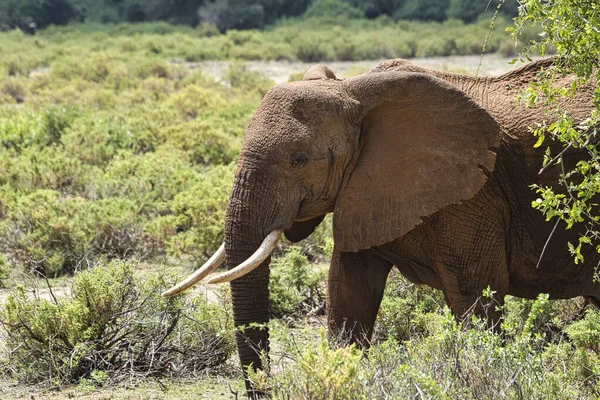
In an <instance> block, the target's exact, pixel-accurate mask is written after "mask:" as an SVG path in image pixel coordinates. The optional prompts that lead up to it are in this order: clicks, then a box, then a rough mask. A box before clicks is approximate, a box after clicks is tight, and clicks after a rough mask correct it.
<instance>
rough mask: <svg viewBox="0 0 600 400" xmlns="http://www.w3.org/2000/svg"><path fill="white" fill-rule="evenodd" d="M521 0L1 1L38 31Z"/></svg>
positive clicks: (13, 18)
mask: <svg viewBox="0 0 600 400" xmlns="http://www.w3.org/2000/svg"><path fill="white" fill-rule="evenodd" d="M518 4H519V3H518V2H517V1H516V0H501V1H492V2H487V1H478V0H427V1H417V0H376V1H373V0H278V1H272V0H259V1H256V0H254V1H249V0H206V1H205V0H151V1H141V0H99V1H95V0H2V1H0V29H12V28H15V27H19V28H21V29H24V30H27V31H29V32H35V30H36V29H39V28H43V27H46V26H48V25H51V24H52V25H64V24H67V23H69V22H74V21H86V22H102V23H117V22H149V21H166V22H169V23H173V24H182V25H189V26H196V25H199V24H203V23H209V24H213V25H215V26H217V27H218V28H219V29H220V30H221V31H226V30H228V29H251V28H255V29H256V28H258V29H260V28H263V27H264V26H265V25H270V24H273V23H275V22H277V21H280V20H281V19H285V18H290V17H298V16H304V17H308V18H314V17H324V16H326V17H339V16H345V17H348V18H352V19H374V18H378V17H386V18H393V19H394V20H399V19H405V20H418V21H437V22H440V21H443V20H446V19H447V18H454V19H460V20H462V21H464V22H472V21H474V20H476V19H477V18H487V17H489V16H490V15H491V14H493V12H494V10H495V8H496V7H497V6H498V5H501V10H500V11H501V13H502V14H503V15H506V16H509V17H513V16H515V15H516V14H517V6H518Z"/></svg>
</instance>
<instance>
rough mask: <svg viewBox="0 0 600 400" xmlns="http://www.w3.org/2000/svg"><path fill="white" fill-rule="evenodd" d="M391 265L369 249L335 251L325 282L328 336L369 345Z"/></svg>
mask: <svg viewBox="0 0 600 400" xmlns="http://www.w3.org/2000/svg"><path fill="white" fill-rule="evenodd" d="M391 268H392V263H391V262H389V261H387V260H385V259H383V258H381V257H379V256H376V255H374V254H373V253H372V252H371V251H370V250H362V251H359V252H356V253H343V252H340V251H337V250H334V253H333V257H332V260H331V267H330V269H329V279H328V282H327V314H328V316H327V319H328V326H329V335H330V338H332V339H334V340H335V339H343V341H346V340H349V342H350V343H357V344H359V345H362V346H368V345H369V341H370V340H371V335H372V334H373V325H374V324H375V318H376V317H377V312H378V311H379V305H380V304H381V299H382V298H383V292H384V290H385V282H386V280H387V276H388V274H389V272H390V270H391Z"/></svg>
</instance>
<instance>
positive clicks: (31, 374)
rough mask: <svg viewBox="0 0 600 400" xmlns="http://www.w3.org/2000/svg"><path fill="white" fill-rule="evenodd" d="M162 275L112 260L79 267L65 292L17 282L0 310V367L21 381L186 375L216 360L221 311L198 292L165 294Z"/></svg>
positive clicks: (226, 322)
mask: <svg viewBox="0 0 600 400" xmlns="http://www.w3.org/2000/svg"><path fill="white" fill-rule="evenodd" d="M165 279H166V277H165V276H164V275H153V276H152V277H150V278H148V279H147V280H146V281H142V280H140V279H138V278H136V274H135V273H134V266H133V265H132V264H128V263H124V262H120V261H119V262H112V263H109V264H100V265H98V266H96V267H95V268H93V269H91V270H88V271H84V272H79V273H78V274H77V275H76V276H75V280H74V281H73V287H72V291H71V295H70V296H69V297H67V298H56V297H54V296H53V295H51V299H50V300H47V299H42V298H40V297H37V296H36V297H33V298H32V297H29V296H28V295H27V294H26V292H25V290H24V289H23V288H22V287H19V288H17V290H16V291H15V292H14V293H13V294H11V295H10V296H9V297H8V299H7V301H6V303H5V304H4V306H3V307H2V310H1V313H0V318H1V319H2V327H3V329H4V330H5V333H6V349H5V354H4V357H6V358H4V360H3V363H2V368H3V369H5V371H6V372H8V373H9V374H10V375H11V376H12V377H13V378H14V379H17V380H18V381H20V382H23V383H39V382H44V383H51V384H54V385H57V384H64V383H77V382H81V381H82V380H83V379H90V380H91V381H95V382H97V383H101V382H105V381H106V380H108V379H111V380H123V379H127V378H129V379H133V378H136V377H145V376H155V377H160V376H194V375H196V374H197V373H199V372H200V371H202V370H205V369H207V368H214V367H216V366H218V365H220V364H222V363H223V362H224V361H225V360H226V359H227V358H228V357H229V355H230V354H231V353H232V352H233V348H234V346H233V337H232V332H233V330H232V325H231V318H229V316H228V315H229V311H227V310H225V309H223V308H221V307H220V306H218V305H214V304H208V303H206V302H205V301H204V300H203V299H202V298H195V299H191V300H190V299H187V298H183V299H182V298H177V299H174V300H165V299H164V298H161V297H160V292H161V290H164V289H165V288H166V287H167V286H168V284H167V283H166V282H165ZM99 376H101V377H102V379H100V381H101V382H98V379H97V378H98V377H99Z"/></svg>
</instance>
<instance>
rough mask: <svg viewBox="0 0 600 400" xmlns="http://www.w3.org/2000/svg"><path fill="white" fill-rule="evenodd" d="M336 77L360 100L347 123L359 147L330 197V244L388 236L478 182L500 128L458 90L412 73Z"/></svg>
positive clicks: (371, 242) (367, 243) (374, 241)
mask: <svg viewBox="0 0 600 400" xmlns="http://www.w3.org/2000/svg"><path fill="white" fill-rule="evenodd" d="M344 84H345V85H346V87H347V91H348V93H349V95H350V96H351V97H352V98H354V99H355V100H358V102H360V104H361V107H360V110H359V111H358V112H357V115H358V117H357V118H358V121H356V122H355V123H356V124H360V126H361V133H360V134H361V141H362V146H361V150H360V154H359V156H358V160H357V161H356V164H355V166H354V169H353V170H352V172H351V173H350V175H349V177H348V178H347V180H346V182H345V183H344V184H343V185H342V187H341V189H340V193H339V195H338V199H337V202H336V208H335V211H334V220H333V232H334V240H335V246H336V248H337V249H339V250H341V251H358V250H361V249H366V248H370V247H372V246H377V245H381V244H384V243H387V242H390V241H392V240H394V239H396V238H398V237H400V236H402V235H404V234H405V233H407V232H409V231H410V230H412V229H413V228H414V227H415V226H417V225H418V224H420V223H421V222H422V220H423V218H425V217H427V216H430V215H432V214H434V213H435V212H437V211H438V210H440V209H441V208H443V207H445V206H448V205H450V204H453V203H459V202H461V201H463V200H468V199H470V198H472V197H473V196H474V195H475V194H476V193H477V192H478V191H479V190H480V189H481V188H482V187H483V185H484V183H485V181H486V179H487V175H489V172H490V171H492V170H493V168H494V163H495V158H496V154H495V152H494V150H495V149H496V148H497V146H498V145H499V140H500V128H499V126H498V124H497V123H496V121H495V120H494V119H493V118H492V117H491V116H490V115H489V114H488V113H487V112H486V110H484V109H483V108H481V107H480V106H479V105H478V104H477V103H476V102H475V101H474V100H473V99H472V98H470V97H469V96H467V95H466V94H465V93H464V92H462V91H461V90H459V89H458V88H456V87H454V86H452V85H450V84H448V83H446V82H445V81H442V80H440V79H438V78H435V77H433V76H430V75H426V74H422V73H414V72H398V71H388V72H382V73H377V74H366V75H361V76H358V77H355V78H351V79H348V80H346V81H344Z"/></svg>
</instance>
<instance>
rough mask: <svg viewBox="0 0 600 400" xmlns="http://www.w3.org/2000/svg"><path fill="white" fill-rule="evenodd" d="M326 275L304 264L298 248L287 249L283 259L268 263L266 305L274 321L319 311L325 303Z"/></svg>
mask: <svg viewBox="0 0 600 400" xmlns="http://www.w3.org/2000/svg"><path fill="white" fill-rule="evenodd" d="M326 273H327V271H326V270H325V269H322V268H319V267H318V266H316V265H314V264H310V263H309V262H308V258H307V257H306V256H305V255H304V254H302V252H301V248H300V247H299V246H290V247H288V248H287V251H286V253H285V255H284V256H282V257H277V258H275V259H274V260H273V262H272V263H271V277H270V282H269V305H270V310H271V315H272V316H273V317H275V318H283V317H286V316H291V315H293V314H294V313H297V312H298V311H303V313H302V314H305V313H306V312H307V311H310V310H312V309H314V308H315V307H321V306H322V302H323V300H324V299H325V293H324V288H323V287H322V285H323V282H324V281H325V276H326Z"/></svg>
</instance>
